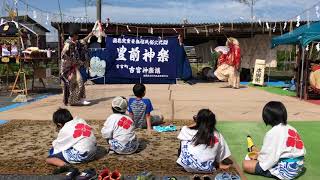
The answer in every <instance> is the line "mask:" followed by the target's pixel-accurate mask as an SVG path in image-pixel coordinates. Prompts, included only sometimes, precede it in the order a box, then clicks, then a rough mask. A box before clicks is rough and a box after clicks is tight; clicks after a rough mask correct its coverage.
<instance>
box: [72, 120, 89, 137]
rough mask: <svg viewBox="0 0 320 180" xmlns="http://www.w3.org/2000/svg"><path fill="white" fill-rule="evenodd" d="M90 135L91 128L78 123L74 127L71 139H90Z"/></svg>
mask: <svg viewBox="0 0 320 180" xmlns="http://www.w3.org/2000/svg"><path fill="white" fill-rule="evenodd" d="M90 135H91V127H90V126H88V125H86V124H83V123H79V124H77V125H76V126H75V130H74V132H73V137H74V138H78V137H80V136H84V137H90Z"/></svg>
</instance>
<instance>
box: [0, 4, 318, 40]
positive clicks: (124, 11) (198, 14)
mask: <svg viewBox="0 0 320 180" xmlns="http://www.w3.org/2000/svg"><path fill="white" fill-rule="evenodd" d="M3 1H8V3H10V4H12V2H13V0H1V1H0V2H3ZM19 1H20V0H18V9H19V14H26V13H27V7H26V5H24V4H23V3H22V2H19ZM22 1H24V2H27V3H29V4H30V5H32V6H34V7H37V8H39V9H41V10H43V11H49V12H55V13H58V12H59V8H58V0H22ZM87 1H92V3H91V6H90V5H89V6H88V7H87V12H88V16H89V18H90V19H91V20H94V19H95V14H96V8H95V6H94V4H95V0H87ZM102 1H103V2H104V3H103V6H102V19H106V18H107V17H108V18H110V20H111V21H112V22H122V23H125V22H137V23H181V22H182V20H183V19H185V18H186V19H187V20H188V22H190V23H202V22H209V23H210V22H231V21H250V6H248V5H246V4H243V3H239V2H238V1H236V0H102ZM60 2H61V7H62V12H63V14H66V15H68V16H70V17H67V16H65V17H64V18H63V20H64V21H75V20H76V21H81V19H77V18H73V17H71V16H77V17H78V16H83V17H84V16H85V6H84V5H85V0H60ZM317 2H319V1H315V0H256V3H255V5H254V16H255V19H256V20H258V19H261V20H262V21H278V20H289V19H290V18H293V17H295V16H296V15H298V14H299V13H301V12H302V11H303V10H304V9H307V8H309V7H311V6H312V5H314V4H316V3H317ZM319 6H320V4H319ZM1 7H2V3H1ZM34 10H35V9H33V8H32V7H29V9H28V14H29V16H30V17H34V15H35V14H36V18H35V20H37V21H39V22H41V23H42V24H43V25H44V26H46V27H47V28H49V29H50V30H52V28H50V22H49V23H48V24H47V25H46V22H47V14H46V13H44V12H43V13H41V12H40V11H39V10H35V13H34ZM319 11H320V10H319ZM1 15H6V12H5V11H4V10H3V8H1ZM309 16H310V18H315V17H316V10H315V8H313V9H311V10H310V11H309ZM301 19H307V12H306V13H304V14H302V15H301ZM50 20H52V21H57V20H60V19H59V17H58V16H53V15H49V21H50ZM55 34H56V32H53V33H51V34H50V35H49V36H48V37H49V38H54V37H55V36H56V35H55ZM51 36H52V37H51Z"/></svg>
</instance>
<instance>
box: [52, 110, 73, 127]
mask: <svg viewBox="0 0 320 180" xmlns="http://www.w3.org/2000/svg"><path fill="white" fill-rule="evenodd" d="M52 119H53V122H54V123H55V124H58V123H60V124H62V125H64V124H65V123H67V122H69V121H71V120H72V119H73V117H72V115H71V113H70V111H69V110H68V109H63V108H59V109H58V110H57V111H56V112H54V113H53V118H52Z"/></svg>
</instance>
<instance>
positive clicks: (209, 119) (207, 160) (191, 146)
mask: <svg viewBox="0 0 320 180" xmlns="http://www.w3.org/2000/svg"><path fill="white" fill-rule="evenodd" d="M194 120H195V124H193V125H190V126H183V127H182V129H181V132H180V134H179V136H178V139H179V140H181V142H180V144H181V147H180V150H179V152H178V153H179V158H178V160H177V163H178V164H179V165H181V166H182V167H183V168H184V169H185V170H186V171H188V172H197V173H212V172H213V171H215V170H216V167H218V168H220V169H227V168H229V167H230V166H231V164H232V161H231V160H230V159H229V158H230V156H231V152H230V150H229V147H228V145H227V143H226V141H225V140H224V138H223V136H222V134H220V133H219V132H218V130H217V129H216V122H217V121H216V117H215V114H214V113H213V112H211V111H210V110H209V109H201V110H200V111H199V112H198V114H197V115H196V116H194ZM225 162H227V163H225Z"/></svg>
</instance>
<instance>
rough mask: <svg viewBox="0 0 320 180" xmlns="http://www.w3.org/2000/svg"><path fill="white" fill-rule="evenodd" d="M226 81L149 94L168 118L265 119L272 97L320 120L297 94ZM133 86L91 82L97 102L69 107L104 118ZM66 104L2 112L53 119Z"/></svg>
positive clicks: (293, 112) (8, 116)
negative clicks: (204, 112) (201, 113)
mask: <svg viewBox="0 0 320 180" xmlns="http://www.w3.org/2000/svg"><path fill="white" fill-rule="evenodd" d="M224 85H225V83H203V84H201V83H200V84H195V85H192V86H191V85H188V84H176V85H149V84H148V85H146V87H147V95H146V96H147V97H149V98H150V99H151V100H152V102H153V106H154V109H155V111H158V112H157V113H161V114H163V115H164V117H165V119H166V121H168V122H170V121H171V120H172V119H175V120H188V119H189V120H190V119H192V117H193V115H194V114H196V113H197V111H198V110H199V109H201V108H210V109H212V110H213V111H214V112H215V113H216V115H217V118H218V120H220V121H261V111H262V108H263V106H264V105H265V104H266V103H267V102H268V101H271V100H277V101H282V102H283V103H284V104H285V106H286V107H287V110H288V119H289V120H290V121H303V120H318V119H320V108H319V106H318V105H315V104H311V103H308V102H305V101H300V100H299V99H297V98H294V97H285V96H279V95H275V94H271V93H268V92H265V91H262V90H258V89H256V88H250V87H244V88H242V89H226V88H221V87H223V86H224ZM132 87H133V85H90V86H87V88H86V90H87V99H88V100H91V101H92V102H93V104H92V105H91V106H88V107H68V109H70V111H71V112H72V113H73V114H74V115H77V116H80V117H82V118H85V119H88V120H104V119H105V118H106V117H107V116H108V115H109V114H110V113H111V108H110V106H111V101H112V98H114V97H115V96H125V97H130V96H132V95H133V93H132ZM59 107H64V105H63V104H62V95H54V96H51V97H49V98H46V99H43V100H40V101H38V102H34V103H32V104H29V105H26V106H22V107H19V108H16V109H12V110H10V111H5V112H0V119H4V120H13V119H19V120H51V118H52V113H53V112H54V111H55V110H56V109H57V108H59Z"/></svg>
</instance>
